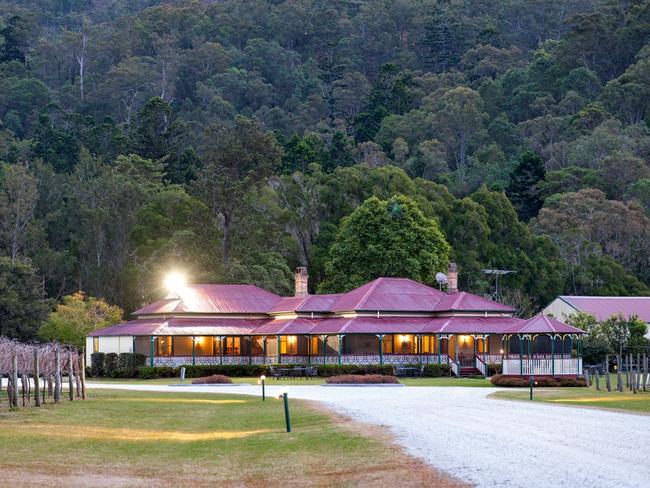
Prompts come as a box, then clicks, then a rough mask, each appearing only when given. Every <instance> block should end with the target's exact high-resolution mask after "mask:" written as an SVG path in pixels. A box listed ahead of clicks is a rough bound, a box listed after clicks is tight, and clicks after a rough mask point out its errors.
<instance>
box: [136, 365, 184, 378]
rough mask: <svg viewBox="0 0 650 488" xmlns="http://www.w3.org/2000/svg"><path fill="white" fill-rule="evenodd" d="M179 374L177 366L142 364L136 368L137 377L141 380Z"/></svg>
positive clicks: (171, 376) (172, 376) (170, 376)
mask: <svg viewBox="0 0 650 488" xmlns="http://www.w3.org/2000/svg"><path fill="white" fill-rule="evenodd" d="M178 376H180V372H179V369H178V368H171V367H169V366H156V367H153V368H152V367H150V366H143V367H141V368H138V378H140V379H143V380H153V379H156V378H174V377H178Z"/></svg>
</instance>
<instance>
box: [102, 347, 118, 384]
mask: <svg viewBox="0 0 650 488" xmlns="http://www.w3.org/2000/svg"><path fill="white" fill-rule="evenodd" d="M104 374H105V375H106V376H108V377H109V378H116V377H118V376H119V355H118V354H117V353H115V352H109V353H107V354H106V356H104Z"/></svg>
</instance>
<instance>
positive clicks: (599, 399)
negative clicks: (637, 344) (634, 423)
mask: <svg viewBox="0 0 650 488" xmlns="http://www.w3.org/2000/svg"><path fill="white" fill-rule="evenodd" d="M602 386H603V385H602V384H601V387H602ZM492 396H493V397H496V398H506V399H511V400H525V401H530V400H529V399H528V398H529V390H528V389H527V388H522V389H521V390H507V391H499V392H497V393H493V394H492ZM533 399H534V401H538V402H545V403H555V404H564V405H573V406H582V407H596V408H606V409H612V410H623V411H630V412H638V413H646V414H650V391H648V392H639V393H637V394H636V395H635V394H634V393H632V392H631V391H623V392H618V391H612V392H608V391H607V390H605V389H601V390H600V391H598V390H596V387H595V386H592V387H590V388H536V389H535V390H534V394H533Z"/></svg>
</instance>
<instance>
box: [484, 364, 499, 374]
mask: <svg viewBox="0 0 650 488" xmlns="http://www.w3.org/2000/svg"><path fill="white" fill-rule="evenodd" d="M487 368H488V376H494V375H496V374H501V371H502V366H501V364H499V363H488V365H487Z"/></svg>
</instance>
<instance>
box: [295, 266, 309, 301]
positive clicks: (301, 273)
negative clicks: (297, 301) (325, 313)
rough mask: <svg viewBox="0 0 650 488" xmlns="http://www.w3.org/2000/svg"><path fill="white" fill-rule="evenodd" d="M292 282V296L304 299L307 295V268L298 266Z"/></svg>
mask: <svg viewBox="0 0 650 488" xmlns="http://www.w3.org/2000/svg"><path fill="white" fill-rule="evenodd" d="M294 280H295V287H296V291H295V293H294V296H297V297H306V296H307V295H309V287H308V284H309V273H308V272H307V268H305V267H304V266H298V267H297V268H296V271H295V272H294Z"/></svg>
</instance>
